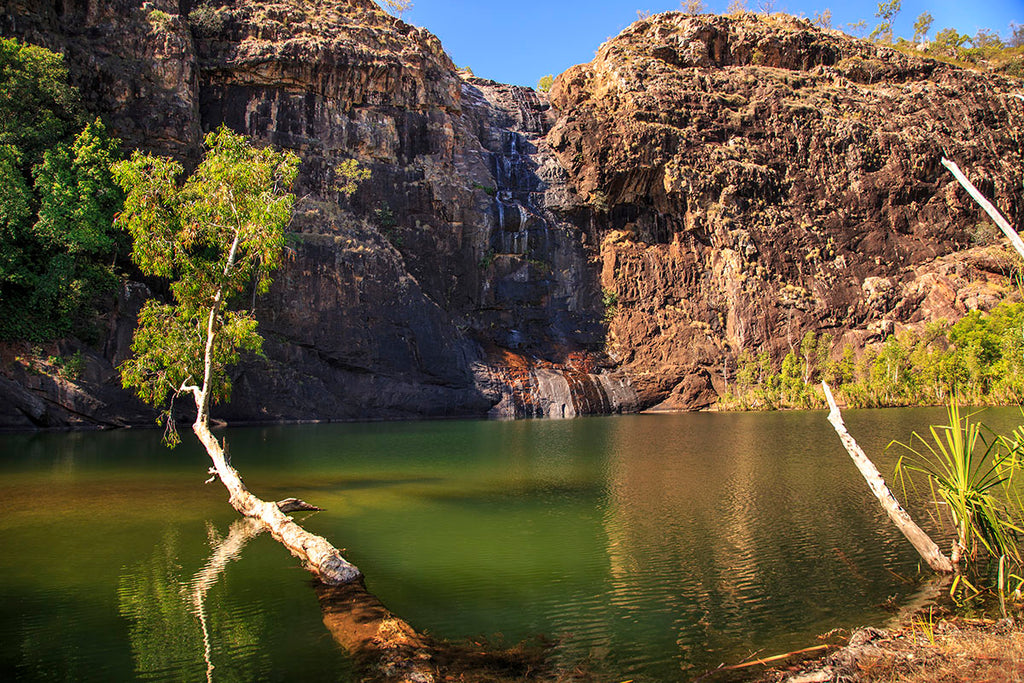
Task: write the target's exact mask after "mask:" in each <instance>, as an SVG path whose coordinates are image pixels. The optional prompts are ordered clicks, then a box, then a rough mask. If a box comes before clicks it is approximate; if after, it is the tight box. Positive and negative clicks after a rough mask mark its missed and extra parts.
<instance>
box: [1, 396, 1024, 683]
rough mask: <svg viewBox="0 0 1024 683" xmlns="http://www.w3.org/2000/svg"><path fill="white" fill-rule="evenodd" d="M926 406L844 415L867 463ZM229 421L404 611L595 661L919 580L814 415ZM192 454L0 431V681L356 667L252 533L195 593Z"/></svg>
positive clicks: (209, 529) (239, 440)
mask: <svg viewBox="0 0 1024 683" xmlns="http://www.w3.org/2000/svg"><path fill="white" fill-rule="evenodd" d="M943 417H944V414H943V411H941V410H877V411H849V412H848V413H847V415H846V418H847V423H848V425H849V427H850V430H851V431H852V432H853V434H854V435H855V436H856V437H857V438H858V439H859V440H860V441H861V445H862V446H863V447H864V448H865V450H866V451H867V452H868V454H869V455H870V456H871V457H873V458H874V459H875V461H876V464H878V466H879V468H880V469H881V470H882V472H883V474H887V473H890V472H891V471H892V464H893V462H894V458H895V453H892V452H889V453H885V452H884V450H883V449H884V446H885V444H886V443H888V441H889V440H890V439H891V438H894V437H897V438H906V437H908V436H909V433H910V431H911V430H912V429H919V430H920V429H922V428H925V427H926V425H927V424H929V423H930V422H935V421H939V420H941V419H942V418H943ZM984 419H985V420H986V421H987V422H989V423H990V424H992V425H993V426H995V427H998V428H1006V427H1009V426H1012V425H1015V424H1016V422H1017V421H1019V419H1020V412H1019V411H1014V410H993V411H988V412H987V413H985V418H984ZM225 433H226V434H227V436H228V439H229V445H230V454H231V455H232V459H233V462H234V464H235V465H236V467H238V468H239V469H240V471H241V472H242V474H243V476H244V477H245V479H246V482H247V484H248V485H249V487H250V489H252V490H253V491H254V492H256V493H257V494H259V495H261V496H262V497H264V498H267V499H279V498H283V497H286V496H291V495H295V496H298V497H301V498H304V499H306V500H309V501H311V502H315V503H317V504H319V505H322V506H324V507H326V508H328V510H327V511H326V512H322V513H318V514H316V515H314V516H311V517H308V518H307V519H306V522H305V523H306V526H307V527H308V528H310V529H311V530H312V531H314V532H316V533H321V534H324V535H326V536H327V537H328V538H330V539H331V540H332V541H333V542H334V543H335V544H336V545H337V546H339V547H343V548H346V549H347V550H346V552H345V554H346V556H347V557H348V558H349V559H350V560H352V561H353V562H354V563H356V564H357V565H358V566H359V567H360V568H361V569H362V570H363V571H364V573H365V574H366V575H367V583H368V586H369V587H370V589H371V590H372V591H374V592H375V593H377V595H379V596H380V597H381V598H382V599H383V601H384V602H385V603H386V604H387V605H388V606H389V607H390V608H391V609H392V610H393V611H394V612H396V613H397V614H399V615H400V616H402V617H404V618H405V619H407V620H408V621H409V622H410V623H411V624H413V625H414V626H415V627H417V628H419V629H422V630H425V631H427V632H429V633H432V634H434V635H437V636H442V637H448V638H455V639H464V638H477V637H479V636H484V637H487V638H491V639H499V640H500V639H504V640H505V641H507V642H517V641H519V640H522V639H529V638H533V637H536V636H538V635H543V636H545V637H548V638H552V639H555V641H556V643H557V645H556V646H555V648H554V650H553V653H552V656H553V657H554V660H555V661H556V662H557V663H558V664H559V665H561V666H564V667H567V668H572V667H575V666H577V665H583V666H585V667H586V668H588V669H589V670H590V671H592V672H595V673H596V674H597V675H598V676H599V677H601V679H602V680H603V679H605V678H606V679H607V680H612V679H616V680H625V679H629V678H631V679H633V680H635V681H674V680H685V679H688V678H691V677H694V676H696V675H699V674H700V673H702V672H703V671H704V670H706V669H708V668H712V667H714V666H716V665H718V664H719V663H721V662H733V661H738V660H740V659H743V658H744V657H746V656H748V655H750V654H752V653H755V652H760V653H761V654H762V655H767V654H772V653H774V652H777V651H780V652H781V651H786V650H788V649H792V648H796V647H803V646H806V645H808V644H813V642H814V636H815V635H817V634H819V633H823V632H826V631H829V630H830V629H833V628H837V627H842V628H848V627H852V626H859V625H864V624H879V623H882V622H884V621H885V620H886V619H887V618H888V617H889V616H890V614H889V613H888V612H886V611H885V609H883V607H882V606H881V605H882V604H883V603H885V602H886V601H887V600H888V601H890V602H893V601H894V602H896V603H899V602H901V601H906V600H907V599H909V596H910V595H911V594H912V593H913V592H914V590H915V584H914V583H912V582H908V581H906V580H903V579H901V578H900V577H913V576H914V575H915V574H916V573H917V566H918V563H917V558H916V556H915V555H914V552H913V550H912V549H911V548H910V547H909V545H907V544H906V542H905V541H903V539H902V537H900V536H899V535H898V533H896V532H894V530H893V529H892V527H891V524H889V523H888V521H887V520H886V519H885V517H884V514H883V513H882V512H881V511H880V509H879V508H878V505H877V504H876V503H875V501H874V499H873V498H872V497H871V494H870V493H869V492H868V490H867V487H866V485H865V484H864V482H863V480H862V479H860V475H859V474H858V473H857V471H856V469H855V468H854V466H853V464H852V463H851V461H850V460H849V458H848V457H847V456H846V454H845V452H844V451H843V450H842V447H841V446H840V445H839V442H838V439H837V438H836V436H835V434H834V433H833V432H832V431H831V427H830V426H829V425H828V423H827V422H826V421H825V416H824V414H823V413H820V412H815V413H776V414H686V415H640V416H628V417H615V418H588V419H579V420H570V421H559V422H547V421H523V422H432V423H397V424H395V423H393V424H362V425H306V426H283V427H269V428H245V429H231V430H229V431H227V432H225ZM186 436H188V435H186ZM206 467H207V465H206V461H205V455H204V454H203V453H201V452H200V451H199V449H198V448H197V447H194V446H192V444H191V443H190V442H189V439H188V438H186V444H185V445H183V446H182V447H179V448H178V449H177V450H175V451H173V452H169V451H166V450H165V449H164V448H162V447H161V446H160V444H159V434H158V433H156V432H149V431H134V432H130V431H120V432H107V433H76V434H41V435H2V436H0V549H2V553H0V679H2V680H13V679H18V680H47V681H52V680H76V681H78V680H132V679H140V680H152V681H174V680H202V679H204V678H205V677H206V674H207V671H208V665H209V664H212V666H213V669H212V672H211V676H212V678H213V679H214V680H224V681H228V680H245V681H249V680H283V679H285V678H288V679H300V680H308V681H320V680H334V681H346V680H350V679H351V678H352V674H351V667H350V664H349V662H348V660H347V659H346V657H345V654H344V653H343V652H342V651H340V649H339V648H338V647H337V646H336V645H335V644H334V642H333V641H332V640H331V638H330V636H329V634H328V633H327V631H326V629H325V628H324V626H323V624H322V622H321V617H320V611H319V605H318V603H317V600H316V597H315V595H314V593H313V591H312V589H311V587H310V585H309V580H308V578H307V575H306V574H305V573H304V572H303V571H302V570H301V569H299V568H298V567H297V565H296V562H295V561H294V560H293V559H292V558H291V556H290V555H288V553H287V552H286V551H285V550H283V549H282V548H281V547H280V546H278V545H277V544H276V543H275V542H274V541H273V540H272V539H270V538H268V537H266V536H259V537H256V538H254V539H252V540H251V541H249V542H248V543H247V544H246V545H245V546H244V547H243V548H242V549H241V550H240V552H239V553H238V555H237V557H236V559H234V561H231V562H228V563H227V564H226V565H225V566H224V567H223V569H222V571H214V572H209V573H212V574H213V581H212V582H209V581H208V582H207V585H208V588H207V590H206V592H205V593H204V596H205V600H204V601H203V608H202V610H198V609H197V608H196V606H195V598H194V596H195V585H196V580H195V577H196V575H197V574H199V573H200V572H201V571H202V570H203V568H204V566H206V565H207V563H208V561H209V559H210V557H211V555H212V554H213V553H215V552H216V551H217V549H218V548H220V547H222V546H221V545H220V544H221V543H222V542H223V539H224V537H226V536H228V532H229V527H230V525H231V523H232V521H234V520H235V519H236V515H235V513H234V511H233V510H231V508H230V507H229V506H228V504H227V502H226V500H225V495H224V493H223V489H222V487H221V486H220V484H219V483H214V484H209V485H204V484H203V480H204V479H205V478H206ZM908 507H909V508H910V510H911V512H912V513H916V516H918V517H919V518H920V521H921V523H922V526H924V527H925V528H926V529H928V530H930V531H932V530H933V529H932V527H931V526H930V524H929V521H928V519H927V517H926V515H924V513H923V512H922V510H921V508H919V507H916V506H915V505H913V504H909V505H908ZM207 578H209V577H207ZM200 612H201V613H202V615H203V618H204V620H205V622H206V634H205V637H204V633H203V628H202V622H201V620H200V618H199V616H198V614H199V613H200Z"/></svg>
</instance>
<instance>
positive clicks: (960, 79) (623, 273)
mask: <svg viewBox="0 0 1024 683" xmlns="http://www.w3.org/2000/svg"><path fill="white" fill-rule="evenodd" d="M1019 90H1020V82H1019V81H1010V80H1006V79H1002V78H998V77H993V76H989V75H983V74H979V73H975V72H971V71H964V70H962V69H958V68H954V67H951V66H948V65H945V64H941V63H938V62H935V61H931V60H922V59H917V58H913V57H908V56H906V55H904V54H902V53H900V52H897V51H895V50H892V49H889V48H885V47H879V46H876V45H873V44H871V43H867V42H864V41H855V40H853V39H851V38H849V37H848V36H845V35H843V34H840V33H838V32H835V31H822V30H819V29H817V28H814V27H812V26H811V25H810V24H809V23H808V22H806V21H802V20H799V19H796V18H792V17H784V16H782V15H773V16H770V17H754V16H753V15H740V16H717V17H708V16H700V17H693V16H687V15H683V14H679V13H667V14H663V15H658V16H656V17H652V18H649V19H646V20H642V21H638V22H636V23H635V24H633V25H632V26H631V27H630V28H628V29H627V30H626V31H624V32H623V33H622V34H621V35H620V36H618V37H617V38H615V39H614V40H611V41H609V42H608V43H606V44H605V45H603V46H602V47H601V49H600V50H599V51H598V54H597V56H596V58H595V59H594V61H593V62H591V63H590V64H586V65H581V66H577V67H574V68H572V69H570V70H569V71H567V72H566V73H564V74H562V75H561V76H560V77H559V78H558V79H556V81H555V84H554V88H553V90H552V103H553V104H554V106H555V107H557V108H558V109H559V110H560V112H561V117H560V118H559V121H558V122H557V124H556V125H555V127H554V130H553V131H552V133H551V134H550V135H549V143H550V144H551V146H552V147H553V148H554V149H555V150H556V152H557V154H558V157H559V159H560V160H561V162H562V163H563V164H564V166H565V167H566V168H567V169H568V170H569V172H570V175H571V177H572V179H573V182H574V184H575V187H576V189H577V191H578V192H579V193H580V194H581V195H583V196H586V197H588V199H589V202H590V205H591V206H593V207H595V208H596V209H597V211H596V214H597V223H598V224H599V226H600V227H599V230H600V233H601V235H602V236H603V241H602V246H601V260H602V266H603V269H602V284H603V286H604V287H605V288H606V289H608V290H610V291H611V292H613V293H614V296H615V298H616V299H617V302H618V306H617V309H616V315H615V317H614V318H613V320H612V322H611V325H610V331H609V340H608V342H609V348H610V350H611V351H612V352H613V355H615V357H616V358H618V359H619V360H620V361H621V362H622V364H623V367H624V368H625V369H626V370H627V372H628V374H629V375H630V376H631V377H632V378H633V379H634V381H635V382H636V385H637V387H638V389H639V392H640V395H641V398H642V400H643V402H644V403H645V404H647V405H650V404H652V403H656V402H658V401H660V400H663V399H665V398H666V397H670V398H671V400H670V402H669V405H671V406H678V407H688V406H700V405H706V404H707V403H709V402H710V401H712V400H713V399H714V398H716V396H717V393H718V391H720V390H722V389H723V385H724V376H723V373H727V372H728V367H729V364H730V363H732V365H731V367H733V368H735V365H734V362H735V358H736V357H737V355H738V354H739V352H740V351H741V350H743V349H750V350H754V351H758V350H762V349H765V348H767V349H769V350H770V351H771V352H772V355H773V357H775V358H778V357H780V356H781V355H783V354H785V353H786V352H787V351H788V350H789V349H790V348H793V346H794V345H799V343H800V339H801V337H802V336H803V334H804V332H805V331H807V330H815V331H827V332H829V333H831V334H832V335H833V336H834V337H835V338H836V339H837V341H839V342H845V341H851V342H853V343H854V344H855V345H856V346H862V345H863V344H864V343H865V342H866V341H869V340H870V339H872V338H874V339H877V338H878V336H879V334H881V333H882V332H888V331H892V330H893V329H894V327H896V326H898V325H906V324H914V323H919V322H922V321H927V320H936V319H940V318H946V319H948V320H954V319H957V318H959V317H960V316H962V315H963V314H964V313H965V312H966V310H968V309H969V308H977V307H980V308H988V307H991V306H992V305H994V303H996V302H997V301H998V300H1000V299H1001V298H1002V296H1003V295H1005V293H1006V291H1007V290H1006V287H1005V285H1006V284H1007V280H1006V277H1005V276H1006V275H1007V274H1008V272H1009V269H1008V268H1007V266H1008V264H1009V263H1010V262H1009V261H1008V260H1007V259H1005V258H1002V257H995V258H993V257H988V256H985V255H984V254H977V253H976V252H970V253H966V252H965V253H964V254H963V256H964V258H954V259H953V261H952V262H951V261H950V255H953V254H957V253H959V252H961V251H962V250H964V249H966V248H968V247H971V246H972V245H974V244H976V243H977V242H978V241H979V240H982V241H984V240H986V239H988V238H989V237H988V233H987V232H986V230H987V228H986V227H985V226H984V225H979V224H983V223H985V222H986V221H985V219H984V218H983V217H982V215H981V213H980V210H979V209H978V208H977V207H976V206H975V205H974V204H973V203H972V201H971V199H970V198H969V197H968V196H967V195H966V194H965V193H964V192H963V191H962V190H960V189H959V188H958V185H957V183H956V181H955V180H954V179H953V177H952V176H951V175H950V174H949V173H948V172H947V171H946V170H945V169H944V168H943V167H942V166H941V164H940V162H941V159H942V157H943V155H945V156H947V157H949V158H951V159H954V160H955V161H957V162H958V163H959V164H960V165H961V166H962V167H964V168H967V169H970V171H969V173H970V174H971V176H972V177H973V178H974V180H975V182H976V184H978V185H979V187H981V188H983V192H985V193H986V194H987V195H988V196H989V197H991V198H993V200H994V201H995V202H996V203H997V204H998V205H999V206H1000V207H1002V209H1003V210H1004V211H1005V212H1006V213H1007V214H1008V216H1009V218H1010V220H1011V222H1015V223H1016V224H1020V222H1021V218H1022V217H1024V201H1022V199H1021V186H1022V178H1024V175H1022V174H1024V159H1022V152H1021V145H1020V131H1021V129H1022V124H1024V102H1021V101H1020V100H1019V99H1016V98H1015V97H1013V94H1014V93H1015V92H1018V91H1019ZM953 264H955V265H953ZM993 286H995V287H996V289H995V291H992V287H993ZM839 348H841V346H840V347H839Z"/></svg>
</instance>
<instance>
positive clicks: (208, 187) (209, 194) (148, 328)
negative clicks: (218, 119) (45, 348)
mask: <svg viewBox="0 0 1024 683" xmlns="http://www.w3.org/2000/svg"><path fill="white" fill-rule="evenodd" d="M205 142H206V147H207V152H206V155H205V157H204V159H203V161H202V162H201V163H200V164H199V167H198V168H196V170H195V172H194V173H193V174H192V175H191V176H190V177H189V178H188V179H187V180H186V181H185V182H184V183H183V184H181V185H178V183H177V177H178V176H179V175H180V174H181V172H182V168H181V165H180V164H178V163H177V162H174V161H171V160H169V159H165V158H160V157H155V156H152V155H148V154H142V153H140V152H135V153H134V154H133V155H132V158H131V159H130V160H128V161H124V162H121V163H119V164H115V165H114V167H113V171H114V175H115V177H116V179H117V182H118V183H119V184H120V185H121V186H122V187H123V188H124V189H125V191H126V192H127V197H126V199H125V203H124V211H123V212H122V213H121V215H120V217H119V218H118V224H119V225H121V226H123V227H124V228H125V229H127V230H128V232H129V233H130V234H131V236H132V238H133V245H132V260H133V261H134V262H135V263H136V264H137V265H138V267H139V269H140V270H141V271H142V272H143V273H144V274H147V275H155V276H159V277H165V278H168V279H170V280H171V285H170V289H171V293H172V295H173V299H174V301H173V303H171V304H165V303H159V302H156V301H150V302H147V304H146V306H145V307H144V308H143V310H142V313H141V314H140V316H139V326H138V328H137V329H136V331H135V338H134V340H133V342H132V351H133V353H134V356H133V357H132V358H131V359H129V360H128V361H126V362H125V363H124V364H123V365H122V366H121V376H122V384H123V385H124V386H125V388H134V389H135V390H136V391H137V392H138V394H139V396H140V397H141V398H142V399H143V400H145V401H146V402H148V403H150V404H152V405H154V406H163V405H165V404H166V403H167V402H168V400H169V399H171V398H173V397H174V396H175V395H177V394H179V393H181V392H182V391H185V390H187V388H188V387H190V386H197V387H199V388H201V389H202V390H203V392H204V393H206V394H207V395H208V396H209V398H210V400H211V402H216V401H218V400H222V399H225V398H227V397H228V396H229V395H230V392H231V383H230V377H229V376H228V374H227V367H228V366H229V365H231V364H233V363H235V362H237V361H238V358H239V354H240V352H241V351H250V352H255V353H258V352H260V351H261V348H262V338H261V337H260V336H259V334H258V333H257V332H256V319H255V317H254V316H253V314H252V313H251V312H249V311H238V310H231V308H230V307H231V305H232V304H236V303H237V302H238V301H239V300H240V299H242V298H243V295H244V294H246V293H247V292H249V291H251V292H252V295H253V296H255V295H256V294H261V293H265V292H266V291H267V289H268V288H269V286H270V281H271V278H270V274H271V272H272V271H274V270H275V269H276V268H277V267H278V265H279V264H280V262H281V254H282V249H283V247H284V228H285V226H286V225H287V224H288V222H289V220H290V218H291V211H292V207H293V206H294V203H295V196H294V195H293V194H291V193H290V192H289V191H288V188H289V187H290V186H291V183H292V181H293V180H294V178H295V175H296V172H297V169H298V163H299V161H298V158H297V157H296V156H295V155H294V154H292V153H290V152H285V153H282V152H276V151H274V150H272V149H269V148H262V149H259V148H255V147H252V146H251V145H250V144H249V143H248V142H247V141H246V140H245V138H244V137H242V136H240V135H237V134H235V133H233V132H231V131H230V130H228V129H227V128H224V127H221V128H220V129H218V130H217V131H215V132H213V133H210V134H209V135H208V136H207V137H206V141H205ZM207 351H209V368H208V370H209V372H208V374H207V367H206V366H205V365H204V362H205V360H206V359H205V355H206V353H207ZM165 416H166V417H168V418H169V417H170V416H169V414H165ZM172 438H173V437H172Z"/></svg>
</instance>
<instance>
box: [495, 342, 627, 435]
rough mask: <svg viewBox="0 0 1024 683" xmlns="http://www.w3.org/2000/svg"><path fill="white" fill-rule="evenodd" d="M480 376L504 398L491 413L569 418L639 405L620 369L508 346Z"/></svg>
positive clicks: (500, 399)
mask: <svg viewBox="0 0 1024 683" xmlns="http://www.w3.org/2000/svg"><path fill="white" fill-rule="evenodd" d="M477 378H478V381H479V383H480V384H481V385H483V387H484V388H485V390H489V391H490V392H491V393H492V394H494V395H496V396H497V398H498V400H497V402H496V403H495V405H494V407H493V408H492V409H491V411H490V413H489V416H490V417H493V418H504V419H518V418H529V417H544V418H554V419H563V418H571V417H577V416H581V415H607V414H610V413H623V412H634V411H636V410H637V406H638V399H637V395H636V391H634V390H633V388H632V387H631V386H630V385H629V382H628V381H626V379H625V377H624V376H623V375H622V374H621V373H618V372H613V373H609V372H599V373H598V372H586V371H584V370H581V369H580V368H579V367H573V366H572V365H571V364H566V363H562V364H555V363H549V362H546V361H541V360H539V359H535V358H528V357H526V356H522V355H519V354H516V353H513V352H510V351H507V350H503V351H501V352H500V353H499V354H497V357H492V358H491V359H490V362H489V363H488V364H487V365H486V366H482V367H480V368H478V369H477Z"/></svg>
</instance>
